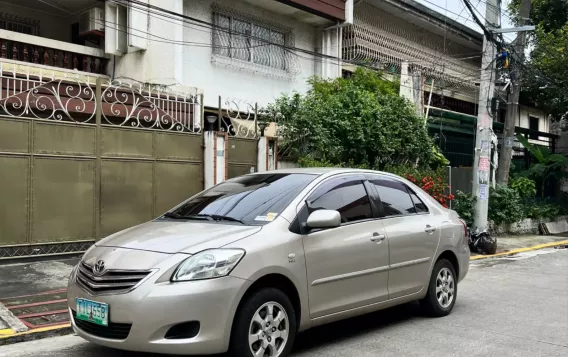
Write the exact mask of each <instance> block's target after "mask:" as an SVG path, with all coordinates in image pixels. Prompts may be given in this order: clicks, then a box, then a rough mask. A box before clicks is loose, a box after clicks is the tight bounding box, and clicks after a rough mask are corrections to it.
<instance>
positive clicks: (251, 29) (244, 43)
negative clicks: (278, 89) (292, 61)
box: [213, 13, 288, 71]
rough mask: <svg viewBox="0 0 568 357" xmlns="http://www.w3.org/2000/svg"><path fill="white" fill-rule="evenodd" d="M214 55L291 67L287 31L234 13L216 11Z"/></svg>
mask: <svg viewBox="0 0 568 357" xmlns="http://www.w3.org/2000/svg"><path fill="white" fill-rule="evenodd" d="M213 19H214V23H215V25H217V26H219V27H221V28H222V29H225V30H222V29H215V30H214V34H213V54H215V55H218V56H222V57H227V58H232V59H235V60H239V61H245V62H250V63H253V64H257V65H259V66H264V67H270V68H276V69H280V70H284V71H286V70H288V64H287V56H286V49H284V48H282V47H280V45H285V44H286V40H287V34H286V33H285V32H283V31H279V30H275V29H273V28H270V27H269V26H265V25H261V24H258V23H255V22H253V21H249V20H243V19H240V18H236V17H233V16H229V15H225V14H221V13H214V14H213Z"/></svg>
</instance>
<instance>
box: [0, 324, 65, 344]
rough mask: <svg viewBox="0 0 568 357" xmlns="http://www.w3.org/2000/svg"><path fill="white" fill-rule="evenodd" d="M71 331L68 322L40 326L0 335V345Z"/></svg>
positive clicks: (59, 334)
mask: <svg viewBox="0 0 568 357" xmlns="http://www.w3.org/2000/svg"><path fill="white" fill-rule="evenodd" d="M71 333H73V328H72V327H71V324H70V323H67V324H64V325H59V326H50V327H42V328H38V329H34V330H29V331H27V332H21V333H14V334H12V335H0V346H4V345H11V344H13V343H17V342H28V341H33V340H39V339H41V338H46V337H55V336H63V335H69V334H71Z"/></svg>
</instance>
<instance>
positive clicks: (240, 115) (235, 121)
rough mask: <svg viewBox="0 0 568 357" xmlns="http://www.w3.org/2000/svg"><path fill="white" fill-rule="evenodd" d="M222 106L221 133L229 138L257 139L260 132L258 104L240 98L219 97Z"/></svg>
mask: <svg viewBox="0 0 568 357" xmlns="http://www.w3.org/2000/svg"><path fill="white" fill-rule="evenodd" d="M219 103H220V105H221V121H220V123H219V125H220V128H219V129H220V131H222V132H226V133H227V135H228V136H229V137H238V138H243V139H255V138H257V137H258V136H259V134H260V133H259V130H258V111H259V108H258V103H256V102H251V101H248V100H245V99H240V98H225V99H222V98H221V97H219Z"/></svg>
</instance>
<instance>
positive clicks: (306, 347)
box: [83, 303, 423, 357]
mask: <svg viewBox="0 0 568 357" xmlns="http://www.w3.org/2000/svg"><path fill="white" fill-rule="evenodd" d="M421 318H423V317H422V316H421V313H420V309H419V305H418V304H417V303H409V304H404V305H400V306H396V307H393V308H390V309H387V310H382V311H378V312H375V313H371V314H367V315H364V316H359V317H355V318H352V319H348V320H344V321H339V322H335V323H332V324H328V325H324V326H320V327H316V328H313V329H310V330H308V331H306V332H304V333H301V334H300V335H298V336H297V338H296V343H295V347H294V350H293V352H292V355H295V354H297V353H303V352H308V351H310V350H313V349H319V348H322V347H325V346H327V345H330V344H335V343H339V342H342V341H344V340H348V339H350V338H356V337H361V336H364V335H366V334H369V333H373V332H376V331H380V330H381V329H385V328H387V327H390V326H394V325H396V324H399V323H409V320H413V319H421ZM83 352H84V354H85V355H87V356H97V357H98V356H104V357H166V356H165V355H157V354H150V353H139V352H126V351H117V350H111V349H108V348H105V347H101V346H96V345H94V344H88V345H86V346H85V347H84V349H83ZM218 357H225V355H219V356H218Z"/></svg>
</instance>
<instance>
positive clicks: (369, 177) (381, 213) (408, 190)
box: [366, 174, 432, 219]
mask: <svg viewBox="0 0 568 357" xmlns="http://www.w3.org/2000/svg"><path fill="white" fill-rule="evenodd" d="M373 179H380V180H390V181H395V182H397V183H399V184H401V185H402V186H404V187H405V189H406V194H407V195H408V198H410V202H412V206H413V207H414V211H415V212H414V213H409V214H399V215H395V216H386V215H385V209H384V205H383V201H382V199H381V195H380V194H379V191H378V190H377V188H376V187H375V186H376V185H375V184H373V183H372V182H371V181H372V180H373ZM366 180H367V182H368V184H369V186H371V187H372V189H373V191H374V193H375V197H376V205H377V207H378V210H379V219H390V218H400V217H412V216H420V215H430V214H431V212H432V210H431V208H430V206H429V205H428V204H427V203H426V202H425V201H424V200H423V199H422V198H420V195H419V194H418V193H416V192H415V191H414V190H412V189H411V188H410V186H408V185H407V184H406V183H405V182H403V181H401V180H398V179H396V178H394V177H390V176H386V175H380V174H370V175H366ZM411 192H412V193H414V194H415V195H416V197H418V199H419V200H420V201H421V202H422V204H424V206H426V209H427V212H421V213H418V211H417V210H416V204H415V203H414V200H413V199H412V196H411V194H410V193H411Z"/></svg>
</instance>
